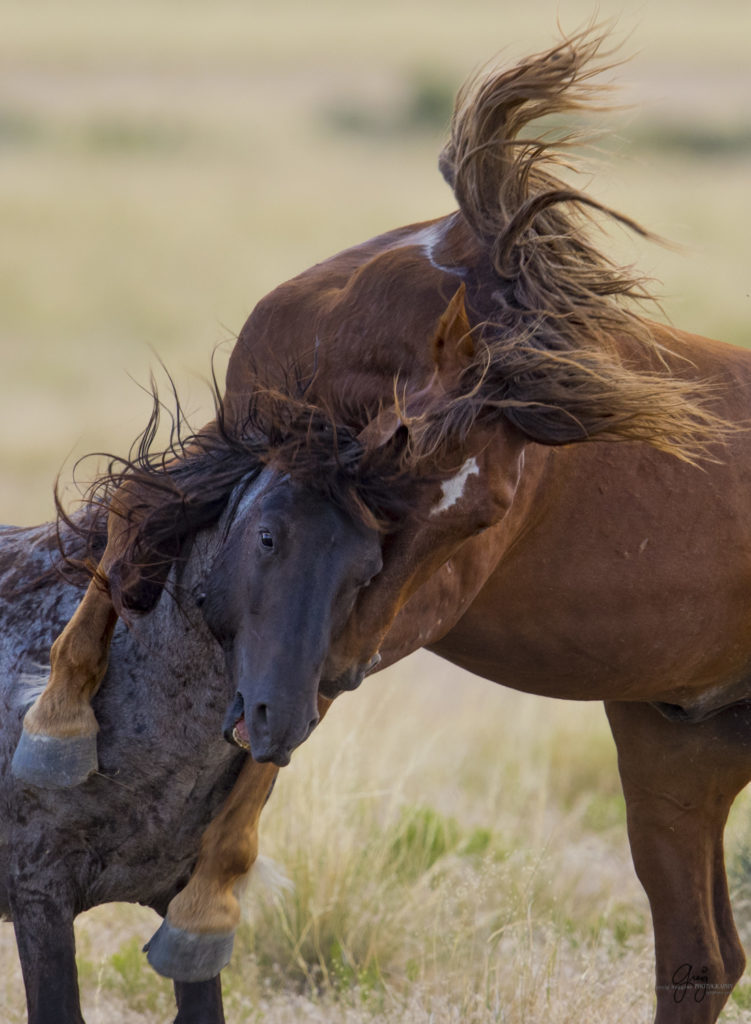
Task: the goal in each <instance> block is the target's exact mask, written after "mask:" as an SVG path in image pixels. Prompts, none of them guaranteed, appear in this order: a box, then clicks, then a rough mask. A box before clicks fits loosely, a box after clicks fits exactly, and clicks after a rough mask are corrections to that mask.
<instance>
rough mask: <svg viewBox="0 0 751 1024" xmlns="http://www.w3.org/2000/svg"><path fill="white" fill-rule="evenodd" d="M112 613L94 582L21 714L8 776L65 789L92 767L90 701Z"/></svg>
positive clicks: (109, 635)
mask: <svg viewBox="0 0 751 1024" xmlns="http://www.w3.org/2000/svg"><path fill="white" fill-rule="evenodd" d="M116 622H117V613H116V612H115V609H114V608H113V607H112V601H111V600H110V596H109V594H108V593H107V592H106V590H104V589H103V588H102V587H101V586H100V585H99V584H97V582H96V581H92V582H91V583H90V584H89V588H88V590H87V591H86V594H85V595H84V598H83V600H82V601H81V603H80V604H79V606H78V608H77V609H76V611H75V614H74V615H73V617H72V618H71V620H70V621H69V622H68V624H67V625H66V627H65V629H64V630H63V631H62V633H61V634H60V636H59V637H58V638H57V640H56V641H55V642H54V644H53V645H52V650H51V652H50V677H49V680H48V682H47V685H46V686H45V688H44V690H43V691H42V693H41V694H40V695H39V697H37V699H36V701H35V702H34V703H33V704H32V706H31V707H30V708H29V710H28V711H27V712H26V716H25V718H24V722H23V731H22V733H21V738H20V740H19V743H18V746H17V748H16V751H15V754H14V756H13V766H12V771H13V774H14V775H15V776H16V777H17V778H20V779H23V780H24V781H25V782H30V783H31V784H32V785H34V786H43V787H46V788H53V789H57V788H65V787H70V786H77V785H79V783H81V782H84V781H85V780H86V779H87V778H88V777H89V775H90V774H91V773H92V772H94V771H96V768H97V751H96V735H97V730H98V726H97V722H96V718H95V717H94V712H93V711H92V709H91V703H90V702H91V699H92V698H93V696H94V694H95V693H96V691H97V689H98V688H99V684H100V682H101V681H102V678H103V677H104V673H105V672H106V670H107V656H108V653H109V644H110V640H111V638H112V632H113V630H114V628H115V624H116Z"/></svg>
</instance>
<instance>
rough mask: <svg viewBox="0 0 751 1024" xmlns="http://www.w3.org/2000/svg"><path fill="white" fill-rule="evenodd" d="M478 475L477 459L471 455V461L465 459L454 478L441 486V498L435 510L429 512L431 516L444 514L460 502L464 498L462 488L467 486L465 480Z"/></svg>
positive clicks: (445, 481)
mask: <svg viewBox="0 0 751 1024" xmlns="http://www.w3.org/2000/svg"><path fill="white" fill-rule="evenodd" d="M479 473H480V467H479V466H478V465H477V459H476V458H475V457H474V455H473V456H472V458H471V459H467V461H466V462H465V463H464V465H463V466H462V468H461V469H460V470H459V472H458V473H457V474H456V476H452V477H451V479H450V480H444V481H443V483H442V484H441V490H442V491H443V497H442V498H441V500H440V501H439V502H438V504H437V505H436V506H435V508H432V509H431V510H430V514H431V516H436V515H438V513H439V512H445V511H446V510H447V509H449V508H453V506H454V505H456V503H457V501H461V499H462V497H463V496H464V488H465V487H466V486H467V480H468V479H469V477H471V476H477V475H479Z"/></svg>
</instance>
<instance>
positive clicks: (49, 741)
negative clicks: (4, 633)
mask: <svg viewBox="0 0 751 1024" xmlns="http://www.w3.org/2000/svg"><path fill="white" fill-rule="evenodd" d="M143 504H144V499H143V497H142V496H141V495H140V493H139V489H138V487H137V486H135V485H132V484H125V485H123V487H121V488H120V490H119V491H118V492H117V494H116V495H115V497H114V498H113V499H112V503H111V506H110V513H109V517H108V520H107V546H106V548H105V550H104V553H103V555H102V557H101V560H100V562H99V565H98V566H97V572H96V576H95V577H94V578H93V579H92V581H91V583H90V584H89V586H88V588H87V590H86V593H85V594H84V597H83V600H82V601H81V603H80V604H79V606H78V608H77V609H76V611H75V613H74V614H73V617H72V618H71V619H70V621H69V622H68V624H67V625H66V626H65V628H64V629H63V631H62V633H61V634H60V635H59V636H58V638H57V639H56V640H55V642H54V643H53V645H52V648H51V650H50V676H49V680H48V681H47V685H46V686H45V688H44V690H43V691H42V693H41V694H40V695H39V697H38V698H37V699H36V701H35V702H34V703H33V704H32V706H31V707H30V708H29V710H28V711H27V712H26V716H25V718H24V722H23V731H22V733H21V738H20V740H19V743H18V747H17V748H16V751H15V754H14V757H13V763H12V772H13V774H14V775H15V776H16V778H19V779H22V780H23V781H24V782H28V783H31V785H34V786H41V787H44V788H49V789H62V788H69V787H71V786H77V785H79V784H80V783H82V782H85V781H86V779H87V778H88V777H89V775H91V773H92V772H94V771H96V769H97V766H98V762H97V748H96V739H97V732H98V728H99V727H98V725H97V721H96V718H95V716H94V712H93V710H92V708H91V701H92V699H93V697H94V695H95V694H96V692H97V690H98V689H99V685H100V683H101V681H102V679H103V678H104V675H105V673H106V671H107V663H108V660H109V650H110V642H111V640H112V634H113V632H114V629H115V625H116V624H117V617H118V609H117V608H116V603H115V601H114V600H113V597H112V592H111V588H110V585H109V581H110V580H111V578H112V574H113V573H114V574H115V578H116V579H117V580H118V586H117V591H118V595H119V596H118V605H121V601H122V595H123V593H124V586H123V580H122V578H121V575H122V573H121V570H122V567H123V558H124V555H125V553H126V552H127V551H128V550H129V549H130V548H131V546H132V544H133V541H134V538H135V537H136V536H137V533H138V517H137V516H136V514H135V513H134V512H133V511H132V510H133V509H138V508H139V507H140V506H142V505H143ZM144 557H146V558H148V556H144ZM144 570H145V571H144V572H143V575H144V580H143V581H142V580H141V579H140V577H139V569H138V567H128V570H127V572H128V576H129V579H128V587H129V588H130V589H131V590H132V591H133V593H135V594H138V593H139V586H140V588H141V590H142V591H147V590H148V588H149V586H150V580H149V575H152V576H154V575H156V573H155V570H154V567H153V566H148V564H147V565H145V567H144ZM165 571H166V570H165ZM151 588H152V589H151V593H152V594H153V593H158V591H159V589H160V588H159V586H158V585H157V586H156V588H154V585H153V584H151ZM152 603H153V600H152Z"/></svg>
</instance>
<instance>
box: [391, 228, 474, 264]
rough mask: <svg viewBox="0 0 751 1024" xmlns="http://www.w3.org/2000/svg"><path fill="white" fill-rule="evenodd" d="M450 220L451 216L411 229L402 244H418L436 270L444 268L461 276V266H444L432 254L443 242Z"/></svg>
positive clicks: (405, 245)
mask: <svg viewBox="0 0 751 1024" xmlns="http://www.w3.org/2000/svg"><path fill="white" fill-rule="evenodd" d="M452 221H453V218H452V219H451V220H449V221H445V220H439V221H438V222H437V223H436V224H429V225H428V226H427V227H424V228H420V230H419V231H413V232H412V234H410V235H406V236H405V238H404V240H403V243H402V244H403V245H404V247H407V246H410V245H417V246H419V247H420V248H421V249H422V251H423V252H424V253H425V255H426V256H427V258H428V260H429V261H430V263H431V264H432V266H434V267H435V268H436V270H445V271H446V272H447V273H449V274H457V275H459V276H461V275H462V274H463V273H464V268H463V267H445V266H444V265H443V264H442V263H439V262H438V261H437V260H436V259H435V255H434V254H435V250H436V248H437V247H438V246H439V245H440V244H441V242H443V240H444V238H445V236H446V232H447V230H448V229H449V227H450V226H451V223H452Z"/></svg>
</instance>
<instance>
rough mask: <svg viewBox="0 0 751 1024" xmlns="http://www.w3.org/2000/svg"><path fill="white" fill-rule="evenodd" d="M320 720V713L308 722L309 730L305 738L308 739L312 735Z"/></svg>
mask: <svg viewBox="0 0 751 1024" xmlns="http://www.w3.org/2000/svg"><path fill="white" fill-rule="evenodd" d="M318 721H319V718H318V715H316V716H315V718H311V720H310V721H309V722H308V731H307V732H306V733H305V739H307V738H308V736H310V734H311V733H312V732H313V730H314V729H315V727H316V726H317V725H318Z"/></svg>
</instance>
